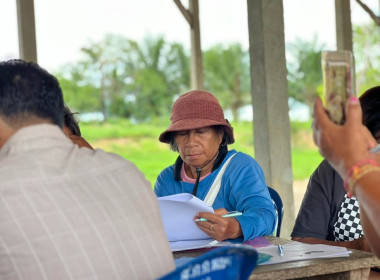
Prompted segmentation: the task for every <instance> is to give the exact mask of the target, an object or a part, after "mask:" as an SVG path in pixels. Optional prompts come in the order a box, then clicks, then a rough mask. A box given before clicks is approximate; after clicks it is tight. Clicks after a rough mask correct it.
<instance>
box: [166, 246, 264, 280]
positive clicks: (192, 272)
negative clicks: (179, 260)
mask: <svg viewBox="0 0 380 280" xmlns="http://www.w3.org/2000/svg"><path fill="white" fill-rule="evenodd" d="M257 259H258V253H257V251H256V250H255V249H254V248H252V247H249V246H243V245H233V246H227V247H219V248H216V249H212V250H211V251H208V252H207V253H205V254H203V255H201V256H199V257H197V258H194V259H193V260H191V261H189V262H187V263H185V264H183V265H181V266H179V267H177V269H176V270H174V271H172V272H170V273H168V274H167V275H164V276H163V277H161V278H159V280H187V279H189V280H190V279H191V280H200V279H208V280H213V279H214V280H219V279H226V280H240V279H243V280H245V279H248V278H249V276H250V275H251V273H252V271H253V270H254V268H255V267H256V265H257Z"/></svg>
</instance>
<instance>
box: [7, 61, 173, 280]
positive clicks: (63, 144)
mask: <svg viewBox="0 0 380 280" xmlns="http://www.w3.org/2000/svg"><path fill="white" fill-rule="evenodd" d="M63 123H64V103H63V96H62V92H61V89H60V86H59V83H58V81H57V80H56V78H55V77H54V76H52V75H51V74H49V73H48V72H47V71H46V70H44V69H42V68H40V67H39V66H38V65H37V64H34V63H26V62H24V61H22V60H11V61H8V62H1V63H0V180H1V185H0V195H1V200H0V213H1V215H0V225H1V226H0V236H1V242H0V259H1V261H0V279H9V280H16V279H29V280H35V279H116V278H117V279H156V278H158V277H160V276H162V275H164V274H167V273H168V272H170V271H171V270H173V269H174V261H173V256H172V254H171V251H170V248H169V245H168V242H167V238H166V234H165V231H164V228H163V226H162V224H161V219H160V214H159V206H158V203H157V199H156V196H155V194H154V192H153V191H152V189H151V186H150V184H149V183H148V181H147V180H146V179H145V178H144V176H143V174H142V173H141V172H140V171H139V170H138V169H137V168H136V166H135V165H133V164H132V163H131V162H129V161H126V160H124V159H123V158H121V157H119V156H117V155H115V154H111V153H106V152H104V151H102V150H99V149H98V150H90V149H80V148H79V147H78V146H77V145H75V144H73V143H72V142H71V141H70V140H69V139H68V138H67V137H66V136H65V134H64V133H63V132H62V126H63ZM146 205H149V207H146Z"/></svg>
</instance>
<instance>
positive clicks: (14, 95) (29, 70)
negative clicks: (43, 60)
mask: <svg viewBox="0 0 380 280" xmlns="http://www.w3.org/2000/svg"><path fill="white" fill-rule="evenodd" d="M0 115H1V116H2V117H3V118H4V121H6V122H7V123H8V125H10V126H17V125H20V124H21V125H22V124H23V123H24V122H26V121H27V120H28V119H29V118H30V117H33V116H35V117H39V118H42V119H47V120H50V121H51V122H52V123H54V124H57V125H58V126H60V127H62V125H63V96H62V90H61V88H60V86H59V83H58V81H57V79H56V78H55V77H54V76H53V75H51V74H49V73H48V72H47V71H46V70H45V69H42V68H41V67H40V66H38V64H36V63H33V62H25V61H23V60H21V59H14V60H9V61H4V62H0Z"/></svg>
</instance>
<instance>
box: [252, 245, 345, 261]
mask: <svg viewBox="0 0 380 280" xmlns="http://www.w3.org/2000/svg"><path fill="white" fill-rule="evenodd" d="M282 248H283V252H284V255H283V256H282V257H281V256H280V255H279V251H278V247H277V246H275V245H273V246H268V247H263V248H257V251H258V252H259V253H263V254H268V255H271V256H272V258H271V259H270V260H269V261H266V262H263V263H261V264H260V265H266V264H274V263H282V262H289V261H302V260H309V259H318V258H337V257H349V256H350V254H351V251H348V250H347V248H345V247H338V246H330V245H323V244H305V243H300V242H292V243H289V244H285V245H282Z"/></svg>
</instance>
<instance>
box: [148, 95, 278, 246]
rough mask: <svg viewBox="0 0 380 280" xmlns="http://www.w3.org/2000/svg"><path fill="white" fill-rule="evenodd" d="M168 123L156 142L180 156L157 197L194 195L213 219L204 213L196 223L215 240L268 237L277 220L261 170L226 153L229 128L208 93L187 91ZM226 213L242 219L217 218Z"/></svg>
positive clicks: (158, 186) (242, 157)
mask: <svg viewBox="0 0 380 280" xmlns="http://www.w3.org/2000/svg"><path fill="white" fill-rule="evenodd" d="M170 121H171V124H170V126H169V127H168V129H167V130H165V131H164V132H163V133H162V134H161V135H160V137H159V140H160V142H163V143H168V144H169V145H170V147H171V149H172V150H173V151H175V152H178V153H179V156H178V158H177V160H176V162H175V163H174V164H173V165H171V166H169V167H167V168H166V169H164V170H163V171H162V172H161V173H160V174H159V176H158V178H157V181H156V183H155V188H154V190H155V192H156V195H157V196H158V197H161V196H167V195H172V194H177V193H192V194H193V195H194V196H197V197H198V198H199V199H201V200H204V201H205V202H206V203H208V204H209V205H211V206H212V207H213V208H214V209H215V214H211V213H203V212H202V213H198V214H197V216H196V217H195V218H194V219H199V218H205V219H207V221H199V222H196V223H197V225H198V227H199V228H200V229H201V230H202V231H204V232H205V233H206V234H208V235H209V236H210V237H211V238H213V239H216V240H218V241H221V240H225V239H237V238H241V239H242V240H244V241H246V240H249V239H253V238H255V237H257V236H262V235H270V234H272V233H273V230H274V227H275V221H276V216H275V212H274V206H273V202H272V200H271V197H270V195H269V191H268V187H267V186H266V184H265V178H264V174H263V171H262V169H261V167H260V166H259V165H258V164H257V162H256V161H255V160H254V159H253V158H252V157H251V156H249V155H247V154H244V153H241V152H236V151H235V150H231V151H228V147H227V145H228V144H232V143H234V141H235V139H234V134H233V128H232V126H231V125H230V124H229V122H228V121H227V120H226V119H225V118H224V113H223V110H222V108H221V106H220V104H219V102H218V100H217V99H216V98H215V97H214V96H213V95H212V94H211V93H209V92H206V91H201V90H194V91H190V92H187V93H185V94H183V95H181V96H180V97H179V98H178V99H177V100H176V101H175V102H174V104H173V108H172V112H171V117H170ZM223 172H224V173H223ZM218 175H219V176H221V177H220V180H219V179H218ZM229 211H239V212H242V213H243V215H241V216H238V217H234V218H232V217H231V218H223V217H221V216H222V215H224V214H226V213H227V212H229Z"/></svg>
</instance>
